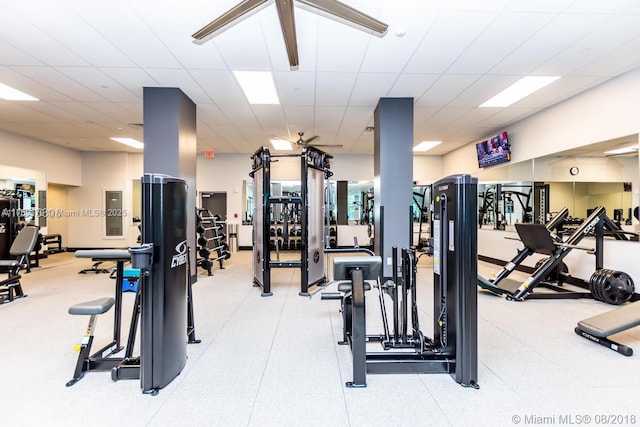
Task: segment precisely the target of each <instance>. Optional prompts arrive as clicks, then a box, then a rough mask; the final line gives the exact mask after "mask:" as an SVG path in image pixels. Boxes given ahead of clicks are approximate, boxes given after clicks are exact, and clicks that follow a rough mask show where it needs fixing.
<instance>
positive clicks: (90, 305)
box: [69, 297, 116, 315]
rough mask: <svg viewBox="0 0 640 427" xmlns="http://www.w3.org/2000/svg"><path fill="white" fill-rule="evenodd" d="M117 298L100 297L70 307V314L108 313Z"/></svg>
mask: <svg viewBox="0 0 640 427" xmlns="http://www.w3.org/2000/svg"><path fill="white" fill-rule="evenodd" d="M115 302H116V300H115V299H113V298H111V297H105V298H98V299H95V300H92V301H86V302H83V303H80V304H76V305H72V306H71V307H69V314H76V315H92V314H103V313H106V312H107V311H109V310H110V309H111V307H113V304H115Z"/></svg>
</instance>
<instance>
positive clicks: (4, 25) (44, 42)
mask: <svg viewBox="0 0 640 427" xmlns="http://www.w3.org/2000/svg"><path fill="white" fill-rule="evenodd" d="M27 3H28V2H15V4H12V5H11V9H13V8H17V7H18V6H20V5H22V6H26V5H27ZM11 9H10V8H9V7H8V6H3V5H0V12H1V13H0V39H2V40H5V41H6V42H7V43H9V44H10V45H12V46H14V48H16V49H19V50H22V51H23V52H29V55H30V56H31V57H33V58H35V59H36V60H37V61H39V62H40V63H42V64H47V65H62V64H65V65H74V66H80V65H88V64H87V62H86V61H84V60H83V59H82V58H81V57H80V56H78V55H76V54H74V53H73V52H72V51H71V50H70V49H68V48H67V47H65V46H64V45H62V44H60V43H58V42H57V41H55V40H54V39H53V37H51V36H49V35H48V34H47V33H45V32H43V31H41V30H39V29H38V28H37V27H36V26H34V25H33V24H31V23H30V21H29V20H28V18H25V17H24V16H22V14H21V13H15V12H13V11H12V10H11ZM18 10H19V9H18ZM18 34H19V35H20V37H16V35H18ZM4 59H5V58H3V60H4Z"/></svg>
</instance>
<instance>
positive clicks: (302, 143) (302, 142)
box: [293, 132, 342, 149]
mask: <svg viewBox="0 0 640 427" xmlns="http://www.w3.org/2000/svg"><path fill="white" fill-rule="evenodd" d="M319 139H320V137H319V136H318V135H314V136H312V137H309V138H307V139H304V132H298V140H297V141H295V142H293V144H295V145H296V146H297V147H298V148H302V149H304V148H307V147H335V148H342V144H313V142H314V141H317V140H319Z"/></svg>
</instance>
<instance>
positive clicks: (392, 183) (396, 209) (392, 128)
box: [373, 98, 413, 278]
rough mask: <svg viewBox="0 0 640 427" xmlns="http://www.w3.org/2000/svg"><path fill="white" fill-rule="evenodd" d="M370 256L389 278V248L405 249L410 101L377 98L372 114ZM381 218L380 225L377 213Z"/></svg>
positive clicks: (410, 167)
mask: <svg viewBox="0 0 640 427" xmlns="http://www.w3.org/2000/svg"><path fill="white" fill-rule="evenodd" d="M374 120H375V132H374V166H373V172H374V180H373V183H374V184H373V192H374V208H375V228H374V239H375V241H374V252H375V253H376V255H379V256H382V257H383V264H384V269H383V275H384V277H385V278H389V277H391V276H392V275H393V272H392V268H391V248H392V247H393V246H397V247H398V253H400V250H401V249H402V248H406V247H409V245H410V241H409V233H410V221H409V220H410V214H409V212H410V211H409V209H410V206H411V204H412V193H413V186H412V185H413V98H381V99H380V101H379V102H378V106H377V107H376V110H375V113H374ZM380 207H384V212H383V213H384V218H382V222H381V210H380Z"/></svg>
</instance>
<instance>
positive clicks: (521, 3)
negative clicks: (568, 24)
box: [505, 0, 575, 12]
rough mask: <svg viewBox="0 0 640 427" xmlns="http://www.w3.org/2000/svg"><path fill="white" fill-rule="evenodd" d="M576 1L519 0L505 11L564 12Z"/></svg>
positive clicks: (510, 4)
mask: <svg viewBox="0 0 640 427" xmlns="http://www.w3.org/2000/svg"><path fill="white" fill-rule="evenodd" d="M574 2H575V0H518V1H514V2H511V3H509V4H508V5H507V6H506V7H505V10H508V11H512V12H562V11H563V10H565V9H566V8H567V6H569V5H570V4H572V3H574Z"/></svg>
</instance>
